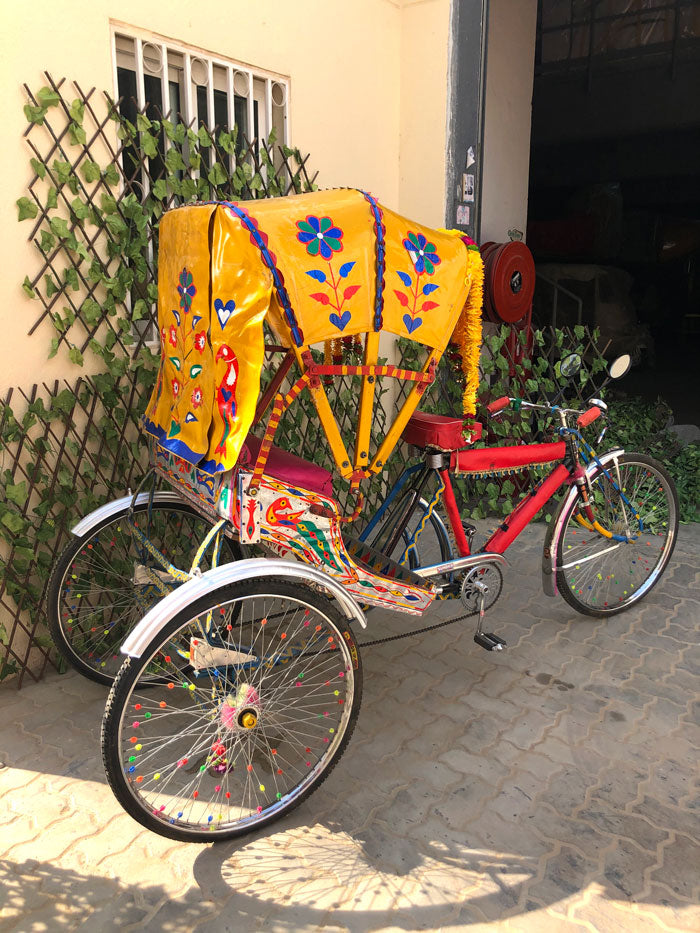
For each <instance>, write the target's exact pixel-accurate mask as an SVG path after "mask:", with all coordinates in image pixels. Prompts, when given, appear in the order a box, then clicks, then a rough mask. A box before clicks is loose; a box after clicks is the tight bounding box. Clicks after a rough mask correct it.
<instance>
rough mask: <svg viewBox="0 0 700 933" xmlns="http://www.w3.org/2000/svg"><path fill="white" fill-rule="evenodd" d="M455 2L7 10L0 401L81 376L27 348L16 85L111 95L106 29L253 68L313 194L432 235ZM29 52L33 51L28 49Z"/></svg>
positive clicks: (31, 255)
mask: <svg viewBox="0 0 700 933" xmlns="http://www.w3.org/2000/svg"><path fill="white" fill-rule="evenodd" d="M449 8H450V0H351V2H348V0H296V2H294V3H290V2H288V0H265V2H264V3H263V2H260V3H250V2H245V0H229V2H228V3H227V4H223V5H221V6H220V7H219V8H218V10H216V12H213V9H214V8H212V10H211V11H204V9H203V8H202V7H201V6H199V5H197V4H193V3H192V2H191V0H187V2H186V0H169V2H168V3H164V2H161V3H151V4H144V3H143V0H119V2H117V0H93V2H92V3H89V4H86V3H82V2H81V3H77V2H69V0H63V2H61V3H54V2H49V0H37V2H35V3H33V4H27V3H13V4H9V3H6V4H3V15H2V27H3V29H2V34H3V43H4V49H3V55H2V56H0V59H1V64H0V68H1V69H2V71H1V72H0V76H1V78H2V87H3V92H4V93H3V95H2V99H1V100H0V114H1V116H2V121H3V127H4V129H5V141H4V144H3V147H2V160H3V162H2V172H0V247H1V249H2V255H3V258H4V261H5V269H6V290H5V304H4V307H3V309H2V312H0V313H1V314H2V321H3V341H2V342H1V343H0V392H1V393H3V394H4V392H5V391H6V389H7V387H8V386H15V385H21V386H27V385H30V384H31V383H33V382H39V381H44V380H48V379H53V378H57V377H62V376H65V375H70V376H71V377H75V376H76V375H78V369H77V368H76V367H75V366H73V365H71V364H69V363H68V362H67V361H66V359H65V358H64V355H63V351H61V352H60V353H59V355H58V356H57V357H56V358H55V359H54V360H50V361H49V360H47V359H46V354H47V348H48V344H49V341H50V339H51V337H52V336H53V329H52V328H51V327H50V326H48V327H46V328H45V329H43V331H39V332H38V333H37V334H36V335H35V336H34V337H33V338H32V339H29V338H28V337H27V336H26V335H27V330H28V329H29V327H30V326H31V324H32V323H33V322H34V320H35V318H36V316H37V308H38V306H37V305H36V304H34V303H32V302H30V301H29V300H28V299H26V298H25V296H24V294H23V293H22V291H21V289H20V284H21V282H22V280H23V278H24V276H25V274H27V273H29V275H30V277H31V276H32V274H33V273H34V271H35V270H36V268H37V262H36V258H35V249H34V247H33V246H31V245H30V244H28V243H27V242H26V237H27V235H28V233H29V230H30V223H31V221H24V222H23V223H22V224H18V223H17V219H16V218H17V209H16V207H15V201H16V200H17V198H19V197H21V196H22V195H24V194H25V189H26V185H27V183H28V181H29V178H30V170H29V166H28V160H29V156H30V155H31V153H29V151H28V149H27V146H26V142H25V141H24V140H23V139H22V134H23V132H24V130H25V128H26V122H25V119H24V116H23V113H22V107H23V105H24V103H26V97H25V95H24V92H23V90H22V83H24V82H26V83H27V84H28V85H29V86H30V87H31V88H32V89H33V90H38V88H40V87H41V86H42V84H43V83H44V81H43V79H42V73H43V71H44V70H47V71H49V72H50V73H51V74H52V76H53V77H54V78H55V79H58V78H60V77H66V78H67V79H68V80H69V81H72V80H77V81H78V82H79V83H80V85H81V86H82V87H83V89H87V88H90V87H93V86H95V87H97V88H98V89H99V90H102V89H107V90H110V91H111V90H113V71H112V60H111V46H110V18H111V19H113V20H116V21H118V22H120V23H126V24H129V25H132V26H134V27H137V28H139V29H143V30H150V31H151V32H153V33H157V34H160V35H162V36H165V37H166V38H170V39H173V40H175V41H181V42H186V43H187V44H189V45H193V46H196V47H199V48H201V49H203V50H204V51H208V52H212V53H216V54H219V55H222V56H226V57H229V58H232V59H235V60H238V61H241V62H243V63H245V64H249V65H251V66H253V67H257V68H261V69H265V70H268V71H272V72H276V73H278V74H281V75H285V76H289V78H290V84H291V106H290V129H291V140H292V142H293V143H294V144H295V145H298V146H299V147H300V148H301V149H303V150H304V151H308V152H310V153H311V159H310V164H311V165H312V166H313V167H314V168H317V169H318V170H319V178H318V182H319V184H320V186H321V187H332V186H336V185H349V186H357V187H362V188H365V189H368V190H370V191H371V192H372V193H373V194H374V195H375V196H376V197H377V198H379V199H380V200H381V201H382V202H383V203H384V204H386V205H387V206H388V207H391V208H394V209H398V210H399V211H401V212H402V213H406V214H408V215H409V216H414V217H415V219H417V220H421V221H424V222H427V223H432V224H435V225H441V224H442V223H443V217H444V174H445V101H446V96H447V94H446V80H447V79H446V75H447V41H448V26H449ZM29 38H30V39H31V41H28V39H29Z"/></svg>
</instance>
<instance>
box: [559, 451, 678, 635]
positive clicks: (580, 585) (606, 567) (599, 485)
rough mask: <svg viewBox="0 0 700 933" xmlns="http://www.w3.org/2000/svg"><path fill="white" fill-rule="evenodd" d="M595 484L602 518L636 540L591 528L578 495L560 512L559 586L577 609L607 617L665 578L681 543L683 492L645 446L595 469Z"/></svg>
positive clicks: (608, 526)
mask: <svg viewBox="0 0 700 933" xmlns="http://www.w3.org/2000/svg"><path fill="white" fill-rule="evenodd" d="M591 486H592V490H593V496H592V503H593V512H594V515H595V517H596V519H597V520H598V523H599V524H600V525H601V526H602V528H603V529H605V530H606V531H607V532H609V533H610V534H611V535H613V536H614V535H618V536H628V535H629V537H630V538H632V539H633V540H617V539H616V538H615V537H607V536H605V535H603V534H601V533H599V532H598V531H595V530H590V529H589V528H587V527H586V523H587V520H586V516H585V515H584V514H583V513H582V512H581V511H580V509H579V506H580V500H579V499H578V497H577V498H576V499H574V501H573V503H572V504H571V505H570V506H569V507H568V508H567V509H566V511H565V512H564V513H563V514H562V515H560V516H557V517H556V518H555V522H561V523H562V524H563V528H562V529H561V531H560V534H559V543H558V546H557V554H556V559H557V587H558V589H559V592H560V593H561V595H562V596H563V597H564V599H565V600H566V601H567V603H569V605H571V606H573V607H574V609H576V610H577V611H578V612H581V613H584V614H585V615H590V616H597V617H603V616H609V615H614V614H615V613H617V612H622V611H623V610H624V609H628V608H629V607H630V606H631V605H633V604H634V603H636V602H639V600H640V599H642V598H643V597H644V596H646V594H647V593H648V592H649V591H650V590H651V589H652V587H653V586H655V585H656V583H658V581H659V578H660V577H661V574H662V573H663V571H664V569H665V568H666V565H667V564H668V562H669V560H670V558H671V554H672V553H673V548H674V546H675V543H676V536H677V534H678V496H677V494H676V490H675V487H674V484H673V480H672V479H671V477H670V476H669V474H668V472H667V470H666V469H665V468H664V467H663V466H662V465H661V464H660V463H659V462H658V461H656V460H654V459H652V458H651V457H647V456H646V455H645V454H636V453H625V454H621V455H620V456H619V457H618V458H617V459H616V460H615V461H613V462H610V463H608V464H606V467H605V470H602V469H600V468H598V469H597V470H596V471H595V473H594V474H593V476H592V480H591ZM616 486H617V487H618V488H619V489H620V490H621V492H622V495H620V492H618V491H617V489H616V488H615V487H616ZM588 524H590V523H588Z"/></svg>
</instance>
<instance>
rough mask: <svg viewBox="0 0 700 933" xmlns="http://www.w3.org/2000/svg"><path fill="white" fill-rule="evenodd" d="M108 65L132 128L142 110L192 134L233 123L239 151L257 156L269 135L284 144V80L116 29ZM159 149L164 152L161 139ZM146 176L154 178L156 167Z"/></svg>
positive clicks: (286, 86)
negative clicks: (247, 148) (251, 151)
mask: <svg viewBox="0 0 700 933" xmlns="http://www.w3.org/2000/svg"><path fill="white" fill-rule="evenodd" d="M112 61H113V66H114V87H115V92H116V95H117V97H118V98H121V103H120V111H121V113H122V114H123V116H125V117H126V118H127V119H128V120H129V121H130V122H131V123H133V124H135V123H136V114H137V112H139V111H141V112H143V111H144V108H145V113H146V115H147V116H148V117H149V118H151V119H154V120H158V119H160V118H161V116H162V117H167V118H168V119H169V120H170V121H171V122H173V123H179V122H182V123H184V124H185V125H186V126H188V127H192V128H194V129H195V130H196V129H198V128H199V127H201V126H204V127H206V128H207V130H208V131H209V132H210V133H212V134H213V133H214V132H218V131H222V130H223V131H226V132H229V131H230V130H231V129H232V128H233V127H234V125H235V126H236V127H237V128H238V137H239V139H238V150H239V151H241V150H242V149H243V148H244V146H245V143H244V140H245V141H247V142H248V143H249V144H250V148H253V149H254V150H255V152H259V141H260V140H261V139H266V138H267V137H268V136H269V135H270V133H271V132H272V131H274V134H275V137H276V140H277V142H278V143H280V144H282V145H287V143H288V120H289V117H288V100H289V81H288V79H287V78H284V77H281V76H279V75H273V74H270V73H268V72H264V71H260V70H252V69H251V68H249V67H247V66H245V65H243V64H240V63H239V62H236V61H234V60H233V59H227V58H223V57H221V56H217V55H210V54H208V53H205V52H202V51H200V50H198V49H195V48H192V47H189V46H186V45H184V44H179V43H174V42H171V41H170V40H165V39H163V38H160V37H157V36H151V35H144V34H139V33H138V32H136V31H135V30H132V29H127V28H123V27H117V26H113V27H112ZM162 149H163V152H165V151H166V150H167V139H166V138H165V135H163V138H162ZM154 168H155V169H156V171H155V172H154V171H153V169H154ZM150 174H151V176H152V177H153V176H155V177H158V174H159V173H158V172H157V166H153V165H152V166H151V172H150ZM146 181H147V180H146Z"/></svg>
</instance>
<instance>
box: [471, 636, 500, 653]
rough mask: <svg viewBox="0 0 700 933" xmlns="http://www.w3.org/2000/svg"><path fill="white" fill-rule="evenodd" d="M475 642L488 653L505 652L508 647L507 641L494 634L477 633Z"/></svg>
mask: <svg viewBox="0 0 700 933" xmlns="http://www.w3.org/2000/svg"><path fill="white" fill-rule="evenodd" d="M474 641H475V642H476V643H477V645H479V646H480V647H481V648H485V649H486V651H503V649H504V648H505V647H507V646H506V643H505V641H504V640H503V639H502V638H499V637H498V635H494V634H493V632H477V633H476V635H475V636H474Z"/></svg>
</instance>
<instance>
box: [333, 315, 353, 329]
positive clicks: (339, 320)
mask: <svg viewBox="0 0 700 933" xmlns="http://www.w3.org/2000/svg"><path fill="white" fill-rule="evenodd" d="M351 317H352V315H351V314H350V312H349V311H343V313H342V314H341V316H340V317H338V315H337V314H329V315H328V320H329V321H330V322H331V324H332V325H333V326H334V327H337V328H338V330H345V328H346V327H347V325H348V321H349V320H350V318H351Z"/></svg>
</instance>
